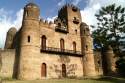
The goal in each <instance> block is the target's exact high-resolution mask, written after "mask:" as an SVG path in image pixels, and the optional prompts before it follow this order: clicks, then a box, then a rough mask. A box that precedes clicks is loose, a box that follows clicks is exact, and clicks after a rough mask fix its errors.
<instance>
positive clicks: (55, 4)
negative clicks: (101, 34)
mask: <svg viewBox="0 0 125 83" xmlns="http://www.w3.org/2000/svg"><path fill="white" fill-rule="evenodd" d="M29 2H34V3H35V4H37V5H38V6H39V8H40V13H41V16H40V17H41V18H43V19H45V20H49V21H53V20H54V18H55V17H56V16H57V13H58V10H59V9H60V8H61V7H62V6H63V5H64V4H66V3H71V4H74V5H76V6H78V7H79V8H80V10H81V15H82V21H83V22H85V23H87V24H88V25H94V24H96V22H97V20H96V18H95V14H96V13H97V12H98V11H99V9H100V8H101V7H102V6H107V5H110V4H113V3H116V5H122V6H123V7H125V0H0V48H3V47H4V44H5V39H6V33H7V31H8V30H9V29H10V28H11V27H15V28H16V29H17V30H19V28H20V27H21V24H22V16H23V8H24V6H25V5H26V4H28V3H29Z"/></svg>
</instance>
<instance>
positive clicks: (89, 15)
mask: <svg viewBox="0 0 125 83" xmlns="http://www.w3.org/2000/svg"><path fill="white" fill-rule="evenodd" d="M113 3H115V4H116V5H122V6H124V7H125V0H88V1H87V6H86V7H85V8H84V10H81V15H82V21H83V22H85V23H87V24H88V25H94V24H96V23H97V20H96V18H95V14H96V13H97V12H98V11H99V9H100V8H101V7H102V6H107V5H110V4H113Z"/></svg>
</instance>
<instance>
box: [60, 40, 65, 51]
mask: <svg viewBox="0 0 125 83" xmlns="http://www.w3.org/2000/svg"><path fill="white" fill-rule="evenodd" d="M60 49H61V51H64V49H65V45H64V39H60Z"/></svg>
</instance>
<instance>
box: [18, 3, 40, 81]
mask: <svg viewBox="0 0 125 83" xmlns="http://www.w3.org/2000/svg"><path fill="white" fill-rule="evenodd" d="M39 15H40V10H39V7H38V6H37V5H36V4H34V3H29V4H27V5H26V6H25V7H24V15H23V23H22V27H21V41H20V42H21V43H20V62H19V69H18V79H27V80H33V79H38V77H40V76H38V75H39V74H38V72H39V69H38V68H39V65H38V61H39V59H38V53H39V52H40V47H39V46H40V37H39V36H40V32H39V31H40V28H39Z"/></svg>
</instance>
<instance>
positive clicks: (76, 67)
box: [39, 53, 83, 78]
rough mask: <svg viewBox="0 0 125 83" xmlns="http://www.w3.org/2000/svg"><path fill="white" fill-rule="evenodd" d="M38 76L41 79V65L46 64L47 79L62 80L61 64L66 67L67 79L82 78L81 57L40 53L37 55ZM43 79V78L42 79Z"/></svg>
mask: <svg viewBox="0 0 125 83" xmlns="http://www.w3.org/2000/svg"><path fill="white" fill-rule="evenodd" d="M39 58H40V60H39V61H40V62H39V75H40V78H42V77H41V66H42V63H45V64H46V67H47V68H46V69H47V78H62V64H65V65H66V75H67V77H82V76H83V62H82V57H81V58H80V57H73V56H68V55H67V56H66V55H58V54H47V53H41V54H40V55H39ZM43 78H44V77H43Z"/></svg>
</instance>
